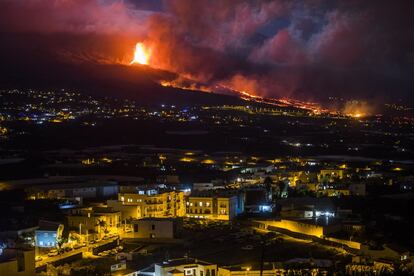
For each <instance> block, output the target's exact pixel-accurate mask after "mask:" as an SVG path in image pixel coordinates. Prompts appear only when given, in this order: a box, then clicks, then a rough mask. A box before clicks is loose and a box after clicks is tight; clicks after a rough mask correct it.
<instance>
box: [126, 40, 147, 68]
mask: <svg viewBox="0 0 414 276" xmlns="http://www.w3.org/2000/svg"><path fill="white" fill-rule="evenodd" d="M150 56H151V51H150V50H149V49H147V48H146V47H145V45H144V44H143V43H141V42H138V43H137V45H136V46H135V52H134V59H133V60H132V61H131V64H136V63H138V64H143V65H148V63H149V58H150Z"/></svg>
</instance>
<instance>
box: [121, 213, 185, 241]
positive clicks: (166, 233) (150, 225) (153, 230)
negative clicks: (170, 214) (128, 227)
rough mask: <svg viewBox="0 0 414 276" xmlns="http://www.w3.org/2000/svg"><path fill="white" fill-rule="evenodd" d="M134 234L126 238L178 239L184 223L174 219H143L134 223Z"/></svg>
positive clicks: (127, 235)
mask: <svg viewBox="0 0 414 276" xmlns="http://www.w3.org/2000/svg"><path fill="white" fill-rule="evenodd" d="M131 224H132V232H131V233H127V234H126V235H125V237H128V238H129V237H131V238H138V239H174V238H177V237H178V235H179V232H180V229H181V226H182V221H181V220H178V219H172V218H143V219H138V220H133V221H132V223H131Z"/></svg>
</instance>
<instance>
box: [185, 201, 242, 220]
mask: <svg viewBox="0 0 414 276" xmlns="http://www.w3.org/2000/svg"><path fill="white" fill-rule="evenodd" d="M241 208H242V207H240V203H239V198H238V196H237V195H199V196H189V197H188V198H187V202H186V214H187V217H189V218H200V219H216V220H232V219H234V218H235V217H236V216H237V215H239V214H241V213H242V212H243V211H241Z"/></svg>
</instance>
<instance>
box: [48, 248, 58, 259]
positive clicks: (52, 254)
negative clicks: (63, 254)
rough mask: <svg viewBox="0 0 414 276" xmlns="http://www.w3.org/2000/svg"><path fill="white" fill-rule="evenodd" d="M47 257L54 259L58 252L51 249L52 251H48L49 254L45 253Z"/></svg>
mask: <svg viewBox="0 0 414 276" xmlns="http://www.w3.org/2000/svg"><path fill="white" fill-rule="evenodd" d="M47 255H48V256H49V257H54V256H57V255H59V252H58V251H57V250H56V249H52V250H50V251H49V253H47Z"/></svg>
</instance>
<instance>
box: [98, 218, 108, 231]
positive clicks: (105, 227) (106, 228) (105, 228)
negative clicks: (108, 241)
mask: <svg viewBox="0 0 414 276" xmlns="http://www.w3.org/2000/svg"><path fill="white" fill-rule="evenodd" d="M97 226H98V227H99V230H98V233H99V232H100V229H101V227H102V228H103V232H104V233H105V234H108V233H109V230H108V224H107V223H106V221H105V220H102V219H99V220H98V223H97Z"/></svg>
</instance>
